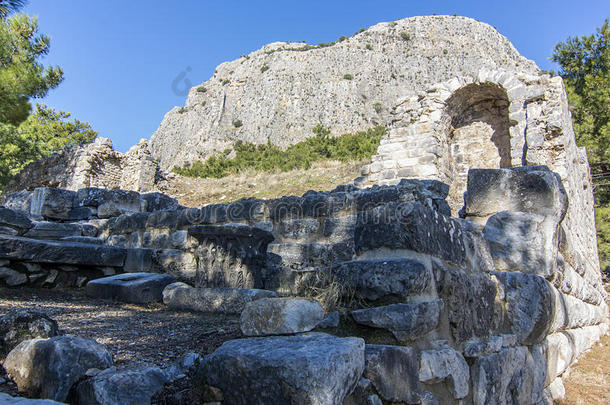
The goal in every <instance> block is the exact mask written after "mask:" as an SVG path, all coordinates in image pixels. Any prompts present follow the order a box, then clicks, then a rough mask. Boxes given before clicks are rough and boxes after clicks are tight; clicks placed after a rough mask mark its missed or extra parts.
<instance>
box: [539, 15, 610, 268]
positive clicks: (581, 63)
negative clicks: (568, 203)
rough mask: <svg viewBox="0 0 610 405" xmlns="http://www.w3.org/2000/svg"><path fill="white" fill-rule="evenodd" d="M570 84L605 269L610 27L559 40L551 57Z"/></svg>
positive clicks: (609, 199)
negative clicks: (593, 199) (584, 149)
mask: <svg viewBox="0 0 610 405" xmlns="http://www.w3.org/2000/svg"><path fill="white" fill-rule="evenodd" d="M551 59H552V60H553V61H554V62H557V63H558V64H559V66H560V70H559V74H560V75H561V77H562V78H563V80H564V81H565V84H566V90H567V93H568V99H569V102H570V109H571V111H572V119H573V121H574V131H575V132H576V141H577V143H578V144H579V145H580V146H585V147H586V148H587V154H588V158H589V163H590V164H591V171H592V174H593V183H594V192H595V205H596V209H595V218H596V222H597V241H598V246H599V256H600V261H601V264H602V269H605V268H608V267H609V266H610V29H609V27H608V20H607V19H606V20H605V22H604V24H603V25H602V26H601V28H598V29H597V32H596V33H595V34H592V35H586V36H582V37H580V38H578V37H574V38H568V39H567V40H566V41H565V42H561V43H559V44H557V46H556V47H555V51H554V52H553V56H552V58H551Z"/></svg>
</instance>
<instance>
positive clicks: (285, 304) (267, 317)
mask: <svg viewBox="0 0 610 405" xmlns="http://www.w3.org/2000/svg"><path fill="white" fill-rule="evenodd" d="M323 318H324V310H323V309H322V306H321V305H320V304H319V303H318V302H317V301H313V300H307V299H300V298H262V299H259V300H256V301H251V302H249V303H247V304H246V307H245V308H244V311H243V312H242V313H241V318H240V322H239V323H240V328H241V331H242V333H243V334H244V335H246V336H264V335H284V334H289V333H299V332H309V331H310V330H312V329H313V328H315V327H316V326H317V325H318V324H319V323H320V321H322V319H323Z"/></svg>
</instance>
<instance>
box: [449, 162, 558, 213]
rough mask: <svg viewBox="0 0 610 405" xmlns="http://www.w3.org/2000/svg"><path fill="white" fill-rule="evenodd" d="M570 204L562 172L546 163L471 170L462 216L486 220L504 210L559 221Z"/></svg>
mask: <svg viewBox="0 0 610 405" xmlns="http://www.w3.org/2000/svg"><path fill="white" fill-rule="evenodd" d="M567 207H568V197H567V194H566V191H565V189H564V188H563V184H562V182H561V179H560V178H559V175H557V174H556V173H553V172H551V171H550V170H549V168H548V167H546V166H523V167H514V168H510V169H470V170H469V171H468V185H467V191H466V193H465V194H464V209H463V212H462V213H461V215H463V216H464V217H466V218H470V217H472V218H473V219H476V218H481V219H485V218H487V217H489V216H491V215H493V214H496V213H498V212H501V211H519V212H529V213H532V214H540V215H544V216H551V217H554V218H555V219H556V221H557V223H559V222H560V221H561V220H562V219H563V217H564V216H565V213H566V210H567Z"/></svg>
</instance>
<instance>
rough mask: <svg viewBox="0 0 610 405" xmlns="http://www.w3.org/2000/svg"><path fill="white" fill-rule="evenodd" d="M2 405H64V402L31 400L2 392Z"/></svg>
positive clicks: (0, 395) (0, 401)
mask: <svg viewBox="0 0 610 405" xmlns="http://www.w3.org/2000/svg"><path fill="white" fill-rule="evenodd" d="M0 404H4V405H63V402H57V401H52V400H50V399H30V398H23V397H12V396H10V395H9V394H3V393H1V392H0Z"/></svg>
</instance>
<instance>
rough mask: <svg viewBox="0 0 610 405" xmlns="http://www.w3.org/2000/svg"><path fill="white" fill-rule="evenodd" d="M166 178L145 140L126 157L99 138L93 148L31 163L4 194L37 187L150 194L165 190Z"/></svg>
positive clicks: (60, 154) (110, 142) (61, 152)
mask: <svg viewBox="0 0 610 405" xmlns="http://www.w3.org/2000/svg"><path fill="white" fill-rule="evenodd" d="M166 174H167V173H165V172H163V171H162V170H161V169H160V168H159V165H158V164H157V162H156V161H155V160H154V159H153V157H152V155H151V154H150V151H149V150H148V142H147V141H146V140H145V139H142V140H140V142H139V143H138V144H137V145H134V146H132V147H131V149H129V150H128V151H127V153H124V154H123V153H120V152H117V151H115V150H114V149H113V147H112V141H110V139H107V138H96V139H95V141H94V142H92V143H90V144H87V145H83V146H78V147H73V148H69V149H65V150H61V151H59V152H56V153H54V154H52V155H51V156H48V157H46V158H43V159H41V160H39V161H36V162H33V163H30V164H29V165H27V166H26V167H25V168H24V169H23V170H22V171H21V172H20V173H19V174H18V175H16V176H15V177H14V178H13V179H11V181H10V182H9V184H8V185H7V186H6V187H5V188H4V190H3V192H4V193H12V192H18V191H22V190H33V189H34V188H36V187H59V188H64V189H68V190H74V191H75V190H78V189H81V188H85V187H100V188H107V189H122V190H133V191H140V192H151V191H158V190H159V189H160V188H162V185H163V184H164V182H165V176H166Z"/></svg>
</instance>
